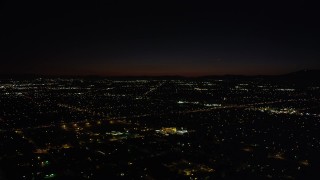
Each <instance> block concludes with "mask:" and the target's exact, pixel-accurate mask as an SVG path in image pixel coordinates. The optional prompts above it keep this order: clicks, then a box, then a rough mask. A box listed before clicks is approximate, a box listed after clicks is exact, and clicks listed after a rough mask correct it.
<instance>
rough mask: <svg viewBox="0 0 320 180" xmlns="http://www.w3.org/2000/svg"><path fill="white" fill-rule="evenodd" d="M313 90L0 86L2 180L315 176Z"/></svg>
mask: <svg viewBox="0 0 320 180" xmlns="http://www.w3.org/2000/svg"><path fill="white" fill-rule="evenodd" d="M319 99H320V84H319V83H317V82H310V83H309V82H306V81H298V82H295V81H287V80H283V79H280V80H274V79H264V78H259V77H255V78H230V77H229V78H221V79H219V78H203V79H183V78H180V79H179V78H175V79H168V78H167V79H152V78H136V79H135V78H128V79H125V78H119V79H110V78H109V79H107V78H97V79H93V78H91V79H85V78H32V79H28V80H23V79H20V80H18V79H3V80H1V81H0V179H1V178H3V179H121V178H122V179H248V178H255V179H311V178H315V179H319V178H320V174H319V170H320V153H319V152H320V151H319V150H320V133H319V129H320V101H319Z"/></svg>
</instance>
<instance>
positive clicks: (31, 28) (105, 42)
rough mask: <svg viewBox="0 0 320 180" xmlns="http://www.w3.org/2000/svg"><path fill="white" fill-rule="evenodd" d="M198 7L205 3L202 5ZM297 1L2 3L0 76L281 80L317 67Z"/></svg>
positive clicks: (307, 16) (315, 27) (309, 22)
mask: <svg viewBox="0 0 320 180" xmlns="http://www.w3.org/2000/svg"><path fill="white" fill-rule="evenodd" d="M205 2H206V3H205ZM319 15H320V13H319V10H318V6H316V4H308V3H306V2H304V1H297V2H294V1H290V3H284V2H283V3H270V1H253V2H244V1H237V2H234V1H227V0H226V1H221V2H220V1H219V3H214V2H211V3H208V1H187V0H183V1H173V0H172V1H169V2H165V1H157V0H152V1H147V2H142V1H138V0H136V1H133V0H132V1H128V2H126V1H121V0H117V1H111V0H108V1H91V0H90V1H86V2H82V1H75V2H74V3H71V2H70V1H69V2H68V3H66V2H64V1H61V2H58V1H53V0H45V1H39V2H35V1H24V2H18V1H12V0H10V1H6V2H1V4H0V20H1V22H0V23H1V26H0V27H1V30H0V32H1V34H0V60H1V66H0V73H36V74H58V75H66V74H68V75H187V76H198V75H209V74H212V75H216V74H249V75H254V74H282V73H287V72H291V71H296V70H301V69H305V68H307V69H320V45H319V40H320V35H319V32H320V25H319V17H320V16H319Z"/></svg>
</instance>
